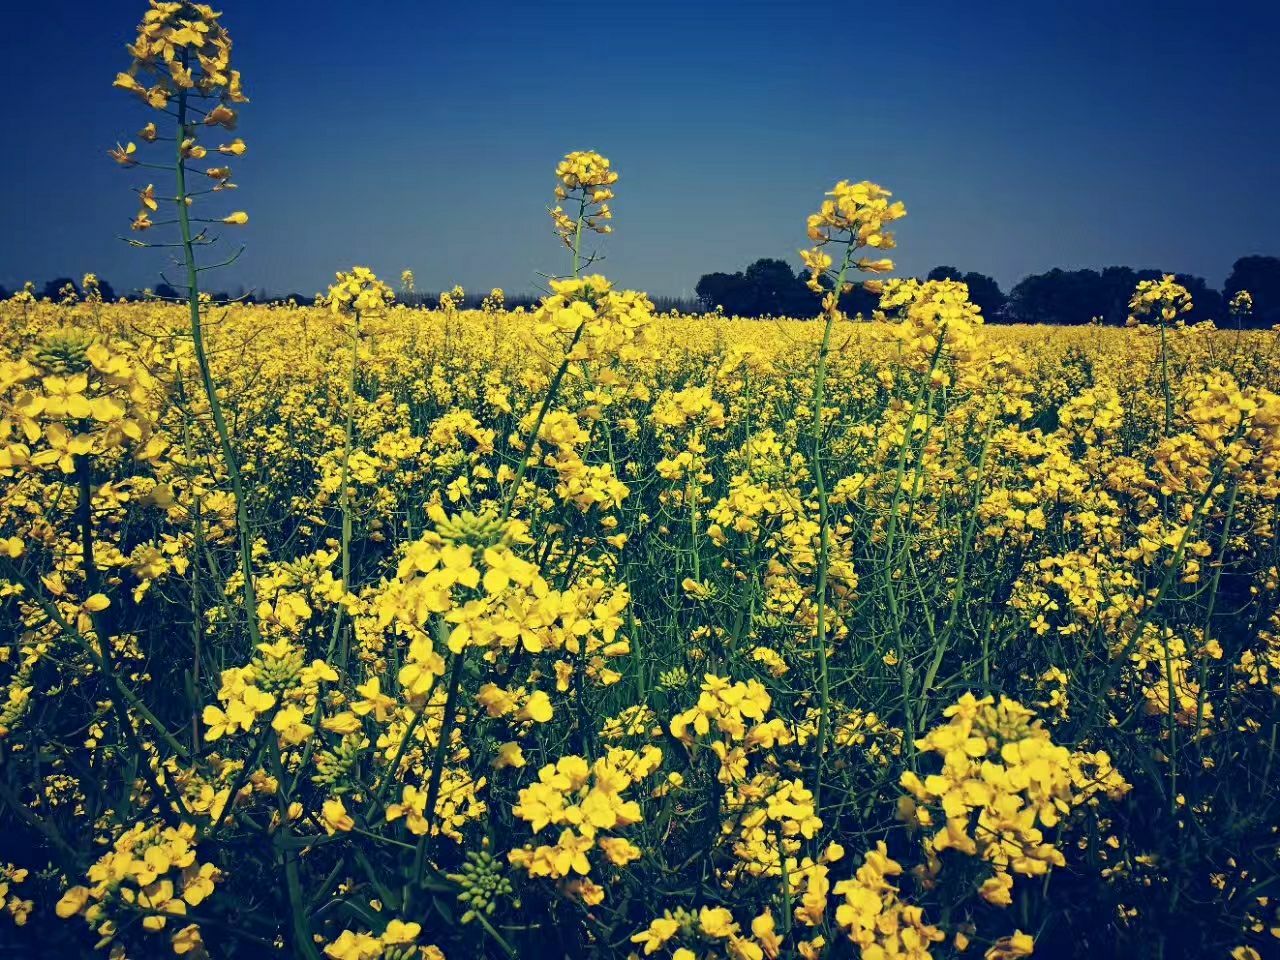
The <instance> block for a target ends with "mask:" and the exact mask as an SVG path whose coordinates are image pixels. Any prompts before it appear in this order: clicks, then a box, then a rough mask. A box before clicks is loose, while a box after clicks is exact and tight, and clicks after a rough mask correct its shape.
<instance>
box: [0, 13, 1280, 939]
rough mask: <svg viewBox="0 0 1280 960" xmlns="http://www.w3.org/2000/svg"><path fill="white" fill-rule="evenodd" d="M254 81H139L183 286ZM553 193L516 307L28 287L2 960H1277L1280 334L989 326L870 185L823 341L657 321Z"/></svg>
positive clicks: (13, 321)
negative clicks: (262, 300)
mask: <svg viewBox="0 0 1280 960" xmlns="http://www.w3.org/2000/svg"><path fill="white" fill-rule="evenodd" d="M230 49H231V46H230V38H229V36H227V35H226V34H225V31H224V30H223V28H222V26H221V24H220V22H219V20H218V18H217V15H216V14H214V13H213V12H212V11H209V10H208V8H206V7H203V6H201V5H195V4H182V3H153V4H152V7H151V11H150V12H149V13H148V14H147V19H146V20H144V23H143V26H142V27H141V28H140V32H139V37H138V41H137V45H136V46H135V47H134V48H133V55H134V58H135V59H134V63H133V65H132V67H131V68H130V71H129V72H128V73H127V74H122V75H121V79H118V80H117V86H119V87H122V88H124V89H125V90H129V91H132V92H133V93H135V94H137V95H138V96H139V98H140V99H141V100H142V102H143V108H144V109H146V108H151V110H152V113H153V114H154V116H155V122H154V123H149V124H148V125H147V126H146V127H144V128H143V130H142V131H141V132H140V133H139V135H138V136H139V139H141V140H142V141H143V142H144V147H145V148H146V149H153V150H155V151H156V152H155V153H154V156H156V157H161V158H162V157H163V155H164V154H176V155H175V157H174V158H173V159H172V160H171V161H169V162H170V164H171V166H172V169H173V173H174V174H175V175H176V177H175V178H171V181H170V182H168V183H167V184H166V186H164V187H159V186H158V185H152V186H148V187H147V188H146V189H140V190H139V199H140V201H141V212H140V213H139V214H138V218H137V219H135V223H134V225H135V228H136V229H137V230H138V236H140V237H142V238H143V240H140V241H139V243H140V244H143V243H144V241H145V242H146V243H150V242H151V240H152V238H153V237H154V236H155V234H152V233H150V232H149V231H150V230H152V229H153V228H163V227H165V226H166V225H168V226H170V227H172V228H174V229H175V230H176V233H177V235H178V236H179V237H180V239H179V241H178V243H179V255H181V256H185V257H186V258H187V261H186V262H187V263H188V264H191V265H192V266H193V268H194V265H195V263H196V257H197V255H202V254H203V251H202V249H201V246H202V238H205V236H206V235H205V233H204V230H206V229H208V228H207V227H201V226H200V224H202V223H203V224H213V225H217V226H219V227H220V226H221V225H222V224H225V225H227V226H231V227H234V226H239V225H243V224H244V223H245V222H246V221H247V214H245V213H242V212H235V213H231V214H229V215H225V216H209V217H204V214H203V211H205V210H206V208H208V207H210V206H212V205H213V204H215V203H218V202H220V198H218V197H212V198H211V197H208V196H204V195H203V194H198V193H195V192H193V191H192V190H191V187H190V186H189V185H187V184H188V183H189V181H188V180H187V177H188V176H190V177H195V176H196V175H197V174H199V175H200V176H204V177H206V178H207V179H211V180H212V182H213V183H214V184H215V185H225V184H226V183H227V182H228V178H229V177H230V171H229V169H228V168H225V167H223V166H213V167H210V163H211V162H212V161H210V160H207V159H204V158H205V157H206V155H207V154H208V153H210V152H212V151H216V150H219V149H221V151H222V155H223V156H231V157H233V158H238V157H240V156H241V155H242V154H244V153H245V151H246V149H247V148H246V147H245V145H244V141H243V140H241V139H239V138H238V137H237V138H235V139H231V138H230V137H229V136H224V134H225V132H226V130H230V129H232V128H234V127H235V124H236V119H237V118H236V113H237V112H238V110H239V107H238V104H239V103H241V102H242V101H243V100H244V97H243V94H241V93H240V80H239V75H238V74H236V73H235V72H234V71H232V70H230V67H229V63H230ZM157 77H159V79H156V78H157ZM135 88H136V89H135ZM196 104H198V105H199V106H198V107H197V106H195V105H196ZM189 111H196V112H189ZM219 111H224V112H223V113H220V112H219ZM228 114H229V115H230V116H229V117H228ZM175 117H176V119H175ZM174 123H176V124H177V129H176V133H175V131H174V130H173V129H172V127H173V125H174ZM157 124H159V125H160V126H159V127H157ZM164 124H168V125H169V127H170V132H169V133H168V134H166V133H165V132H164V129H165V128H164ZM166 137H168V139H166ZM219 137H222V140H221V141H219V140H218V138H219ZM201 138H205V139H207V140H209V145H208V147H207V148H206V147H205V146H202V145H201ZM138 151H139V148H138V147H136V146H135V145H134V144H133V143H130V144H128V145H127V146H122V147H120V148H118V150H117V151H116V152H115V155H116V160H117V162H119V163H120V164H121V165H122V166H124V167H136V168H138V170H137V171H135V172H138V171H141V172H142V173H143V174H144V177H145V178H157V179H158V178H159V177H160V176H161V175H162V173H163V171H162V172H161V173H155V172H153V171H152V170H150V169H148V168H145V167H142V166H141V163H140V161H139V160H138V159H137V157H138V156H139V155H140V154H139V153H138ZM151 155H152V154H148V156H151ZM164 162H165V161H164V160H163V158H162V159H161V160H160V162H159V163H158V164H157V165H163V163H164ZM206 168H208V169H206ZM550 173H551V172H550V171H548V181H549V184H548V192H549V193H550V191H551V189H552V188H554V190H555V200H556V202H555V204H554V206H553V210H552V221H553V227H554V229H555V231H556V232H557V233H558V234H559V236H560V238H561V240H563V242H564V249H563V250H561V251H560V252H559V255H557V251H556V246H555V243H554V241H548V242H547V248H548V259H549V260H551V259H555V258H557V256H559V258H562V259H556V262H557V263H562V264H563V269H564V270H565V272H564V274H563V275H562V276H561V277H560V278H558V279H555V280H553V281H551V284H550V290H549V292H548V293H547V295H546V296H545V298H544V299H543V300H542V302H541V304H540V305H539V306H537V307H536V308H535V309H532V310H527V311H526V310H520V309H517V310H507V309H506V308H505V307H504V304H503V296H502V293H501V291H497V290H495V291H493V293H491V294H490V296H489V297H488V298H487V299H486V300H485V303H484V305H483V308H482V309H477V310H464V309H461V308H460V306H459V304H460V303H461V296H460V292H453V293H450V294H445V295H442V296H441V298H440V301H439V305H438V307H434V308H430V309H428V308H422V307H416V306H405V305H402V304H400V303H397V295H396V291H393V290H392V288H391V287H390V286H388V285H386V284H384V283H382V282H381V281H379V280H378V279H377V278H376V277H375V276H374V275H373V273H372V272H370V271H369V270H366V269H363V268H354V269H352V270H350V271H345V272H343V273H340V274H338V276H337V279H336V282H335V283H334V285H333V287H332V288H331V289H330V290H329V292H328V294H327V295H326V296H325V297H323V298H322V299H321V301H320V302H318V303H317V304H316V305H315V306H299V305H297V304H293V303H283V304H274V305H243V304H236V303H215V302H213V301H212V300H210V299H209V298H207V297H205V298H202V297H201V295H200V293H199V289H198V287H197V274H196V273H195V272H194V269H193V272H192V273H191V274H190V275H189V278H188V283H189V286H188V288H187V289H186V290H185V291H184V292H185V293H187V294H188V295H189V296H188V297H187V299H186V301H185V302H179V303H173V302H161V301H158V300H151V301H143V302H132V303H124V302H121V303H104V302H102V299H101V298H100V297H98V296H96V295H95V294H94V285H93V283H91V282H88V283H86V284H85V286H84V290H85V296H83V297H75V296H69V297H68V298H66V299H65V300H64V301H63V302H60V303H55V302H51V301H49V300H38V299H37V298H35V297H34V296H33V295H32V294H31V293H30V292H29V291H24V292H23V293H20V294H18V295H17V296H15V297H13V298H12V299H9V300H7V301H3V302H0V837H3V841H2V843H0V903H3V907H4V910H3V913H0V947H3V949H0V952H4V953H6V955H7V953H8V952H10V951H11V952H12V953H14V954H15V955H20V956H54V955H57V956H79V955H91V954H94V953H97V954H99V955H102V956H109V957H115V958H132V957H163V956H170V955H176V956H181V957H188V958H201V957H206V956H208V957H232V958H234V957H261V956H297V957H309V958H320V957H329V958H333V960H371V958H379V957H381V958H388V960H409V958H413V957H422V958H441V957H449V958H462V957H492V958H502V957H597V958H614V957H638V958H643V957H658V958H662V960H715V958H725V960H729V958H731V960H766V958H767V960H778V958H788V960H791V958H803V960H818V958H854V957H856V958H861V960H888V958H899V957H900V958H912V960H927V958H953V957H960V956H974V957H983V958H986V960H1010V958H1017V957H1026V956H1033V955H1034V956H1036V957H1076V956H1080V957H1084V956H1089V957H1110V956H1126V957H1161V958H1166V957H1167V958H1173V957H1184V956H1185V957H1222V958H1233V960H1261V958H1263V957H1267V956H1275V955H1276V951H1277V949H1278V947H1280V903H1278V902H1277V900H1276V898H1277V897H1278V896H1280V789H1278V788H1277V781H1278V780H1280V764H1278V763H1277V757H1276V753H1277V747H1278V744H1277V724H1278V722H1280V613H1278V611H1280V542H1278V540H1277V534H1278V533H1280V529H1278V525H1280V513H1278V512H1277V497H1278V496H1280V394H1277V393H1276V392H1275V390H1276V389H1277V388H1280V339H1277V338H1278V337H1280V333H1277V332H1276V331H1262V332H1240V331H1237V330H1235V329H1228V328H1229V327H1231V326H1232V318H1231V317H1229V316H1228V317H1224V318H1223V319H1222V326H1223V327H1224V329H1216V328H1215V327H1214V326H1213V325H1212V324H1201V325H1196V326H1187V325H1185V324H1183V323H1181V322H1180V321H1179V319H1178V317H1179V315H1180V314H1182V313H1185V312H1186V310H1187V307H1188V300H1187V295H1186V292H1185V290H1182V289H1181V288H1180V287H1178V285H1177V284H1176V283H1174V282H1173V279H1172V278H1165V279H1164V280H1162V281H1155V282H1147V283H1144V284H1142V285H1141V286H1140V287H1139V289H1138V290H1136V291H1135V294H1134V298H1133V301H1132V304H1131V310H1132V313H1133V317H1132V321H1133V324H1132V325H1131V326H1130V327H1128V328H1124V329H1119V328H1103V327H1101V326H1088V327H1077V328H1028V327H991V326H987V325H986V324H984V323H983V318H982V317H981V315H980V314H979V313H978V311H977V309H976V308H975V307H973V306H972V305H971V304H970V303H969V302H968V298H967V291H966V289H965V287H964V285H963V284H962V283H958V282H954V281H945V280H944V281H931V282H920V281H916V280H894V279H887V276H888V275H889V274H890V273H891V272H892V270H893V264H892V262H891V261H890V260H889V259H888V252H889V251H891V250H892V248H893V246H894V238H893V233H892V229H891V228H892V225H893V223H894V221H896V220H898V219H900V218H901V217H902V216H904V215H905V214H906V208H905V207H904V206H903V204H902V203H899V202H897V201H894V200H891V199H890V195H889V193H888V191H886V190H883V189H882V188H880V187H878V186H876V185H874V184H869V183H865V182H861V183H851V182H846V181H842V182H841V183H839V184H837V185H836V187H835V188H834V189H833V190H832V191H831V192H830V193H828V194H827V196H826V198H825V199H823V198H822V197H821V193H820V191H815V194H816V199H815V207H816V208H817V212H815V213H814V214H813V215H812V216H811V217H810V219H809V222H808V235H809V238H810V241H811V243H812V245H813V246H812V248H811V249H809V250H807V251H806V252H805V254H804V258H805V262H806V263H807V264H808V266H809V267H810V269H811V271H812V280H811V285H812V287H813V289H814V295H815V298H817V300H818V301H819V302H821V304H822V314H821V316H819V318H818V319H817V320H805V321H802V320H787V319H780V320H773V321H758V320H746V319H737V318H732V317H725V316H722V315H720V314H710V315H706V316H684V315H663V314H659V313H657V312H656V311H655V310H654V308H653V306H652V304H651V303H650V301H649V299H648V298H647V297H646V296H645V295H644V294H643V293H639V292H632V291H623V290H620V289H616V288H615V287H614V286H613V285H612V284H610V282H609V281H608V280H607V279H605V278H604V277H603V276H600V275H599V274H597V273H596V272H594V270H595V268H594V266H593V264H592V257H591V255H590V253H589V252H588V249H589V243H598V244H603V243H606V242H607V240H606V238H605V234H607V233H608V232H609V230H610V229H611V227H612V222H611V221H612V214H611V211H610V209H609V201H611V200H612V199H613V195H614V192H615V189H619V190H620V189H623V188H624V186H625V184H622V183H619V177H618V174H617V172H616V170H615V169H614V168H613V166H612V165H611V164H610V163H609V161H608V160H606V159H605V158H604V157H602V156H600V155H599V154H595V153H589V152H576V153H571V154H569V155H568V156H566V158H565V159H564V161H563V162H562V163H561V164H560V166H559V167H558V168H557V169H556V171H555V176H554V178H552V177H551V175H550ZM175 182H176V184H177V187H176V190H177V192H176V194H175V195H174V199H173V200H171V201H169V202H168V208H164V209H163V212H162V213H158V212H156V211H157V210H158V209H160V204H162V203H165V202H166V200H165V197H166V196H167V195H168V194H170V193H173V191H174V186H173V183H175ZM205 192H207V191H205ZM169 208H176V212H174V210H172V209H169ZM219 212H221V211H219ZM170 213H173V216H174V218H175V219H174V221H173V222H172V223H171V224H170V223H168V221H167V218H168V216H169V214H170ZM153 214H154V216H153ZM201 217H204V218H203V219H200V218H201ZM803 227H804V225H803V224H798V231H797V232H798V233H799V232H800V231H801V230H802V229H803ZM855 283H856V284H861V285H863V286H864V287H865V289H867V290H870V291H872V292H874V293H876V294H878V295H879V297H880V305H879V309H877V310H875V311H874V312H873V313H872V314H871V315H869V316H850V315H848V314H847V313H846V312H845V311H843V310H842V309H841V306H840V300H841V296H840V295H841V293H842V292H844V291H846V290H847V289H849V288H850V286H851V285H852V284H855ZM400 286H401V289H402V290H405V291H407V290H409V289H411V287H412V277H411V275H408V274H406V276H405V277H403V278H402V279H401V283H400ZM1233 309H1234V310H1235V311H1237V312H1243V311H1246V310H1247V309H1248V303H1247V298H1239V299H1238V301H1237V302H1236V303H1235V304H1234V305H1233Z"/></svg>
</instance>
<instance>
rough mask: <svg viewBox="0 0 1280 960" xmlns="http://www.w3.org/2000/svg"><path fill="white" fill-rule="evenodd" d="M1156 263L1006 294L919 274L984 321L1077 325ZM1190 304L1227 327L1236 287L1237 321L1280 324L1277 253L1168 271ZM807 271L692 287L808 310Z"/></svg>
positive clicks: (1117, 303)
mask: <svg viewBox="0 0 1280 960" xmlns="http://www.w3.org/2000/svg"><path fill="white" fill-rule="evenodd" d="M1163 275H1164V271H1161V270H1135V269H1133V268H1132V267H1106V268H1104V269H1102V270H1062V269H1058V268H1056V267H1055V268H1054V269H1052V270H1048V271H1046V272H1044V273H1036V274H1032V275H1031V276H1028V277H1024V278H1023V279H1022V280H1020V281H1018V283H1017V284H1015V285H1014V287H1013V289H1011V290H1010V291H1009V292H1008V293H1007V294H1006V293H1005V292H1004V291H1003V290H1001V289H1000V284H998V283H997V282H996V281H995V280H994V279H992V278H991V277H989V276H986V275H985V274H982V273H976V272H973V271H970V272H965V271H962V270H958V269H956V268H955V267H951V266H939V267H934V268H933V269H932V270H930V271H929V273H928V275H927V276H926V278H925V279H928V280H962V281H964V282H965V283H966V284H968V286H969V299H970V300H971V301H973V302H974V303H975V304H977V306H978V307H979V308H980V309H981V310H982V315H983V317H985V318H986V320H987V322H988V323H1048V324H1081V323H1089V322H1091V321H1093V320H1094V319H1098V320H1100V321H1101V322H1102V323H1104V324H1111V325H1120V324H1123V323H1124V322H1125V320H1126V319H1127V318H1128V316H1129V297H1130V296H1131V295H1132V294H1133V289H1134V287H1135V286H1137V285H1138V283H1139V282H1140V281H1142V280H1158V279H1159V278H1160V277H1161V276H1163ZM1175 276H1176V278H1177V281H1178V282H1179V283H1180V284H1182V285H1183V286H1184V287H1186V288H1187V291H1188V292H1189V293H1190V294H1191V299H1192V302H1193V303H1194V304H1195V306H1194V309H1193V310H1192V312H1191V313H1190V314H1187V315H1186V317H1185V319H1186V321H1187V322H1188V323H1196V322H1199V321H1201V320H1213V321H1214V322H1215V323H1216V324H1217V325H1218V326H1220V327H1226V326H1234V325H1235V323H1236V320H1235V319H1234V318H1233V317H1231V316H1230V312H1229V310H1228V306H1227V305H1228V304H1229V303H1230V301H1231V298H1232V297H1234V296H1235V295H1236V293H1238V292H1239V291H1241V290H1247V291H1249V293H1250V295H1251V296H1252V298H1253V313H1252V315H1250V316H1248V317H1245V318H1243V321H1242V325H1244V326H1247V327H1255V328H1268V327H1271V326H1273V325H1275V324H1277V323H1280V257H1268V256H1256V255H1255V256H1248V257H1241V258H1240V259H1238V260H1237V261H1236V262H1235V264H1234V265H1233V267H1232V269H1231V273H1230V275H1229V276H1228V277H1227V280H1226V282H1225V283H1224V284H1223V286H1222V289H1220V290H1219V289H1215V288H1214V287H1211V286H1210V285H1209V284H1208V282H1207V281H1206V280H1205V279H1204V278H1203V277H1197V276H1194V275H1192V274H1185V273H1179V274H1175ZM806 278H807V274H806V273H805V272H804V271H803V270H793V269H792V267H791V265H790V264H788V263H787V262H786V261H785V260H778V259H762V260H757V261H756V262H755V263H753V264H751V265H750V266H748V267H747V268H746V269H745V270H742V271H739V272H737V273H708V274H704V275H703V276H702V278H701V279H700V280H699V281H698V284H697V286H696V287H695V292H696V293H697V296H698V302H699V306H700V307H701V308H702V309H704V310H715V309H716V308H717V307H719V308H721V309H722V310H723V311H724V312H725V313H726V314H730V315H733V316H739V317H765V316H772V317H783V316H786V317H812V316H816V315H817V313H818V302H817V297H815V296H814V295H813V293H812V291H810V290H809V289H808V288H807V287H806V286H805V280H806ZM840 306H841V309H843V310H844V311H845V312H846V313H850V314H853V313H862V314H864V315H865V314H868V313H870V312H871V311H872V310H874V309H875V306H876V297H875V296H874V295H872V294H869V293H868V292H867V291H865V290H862V289H860V288H855V289H854V290H853V291H852V292H851V293H848V294H846V295H845V296H844V297H842V298H841V303H840Z"/></svg>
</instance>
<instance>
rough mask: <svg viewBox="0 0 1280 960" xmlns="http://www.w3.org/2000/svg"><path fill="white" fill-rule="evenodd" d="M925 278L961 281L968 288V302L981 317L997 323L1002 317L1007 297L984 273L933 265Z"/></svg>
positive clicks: (998, 285)
mask: <svg viewBox="0 0 1280 960" xmlns="http://www.w3.org/2000/svg"><path fill="white" fill-rule="evenodd" d="M925 279H926V280H959V281H961V282H962V283H964V284H965V285H966V286H968V288H969V302H970V303H974V304H977V307H978V309H979V310H981V311H982V316H983V319H985V320H986V321H987V322H988V323H999V322H1000V321H1002V320H1003V319H1004V310H1005V304H1006V303H1007V302H1008V299H1009V298H1008V297H1006V296H1005V295H1004V291H1002V290H1001V289H1000V284H998V283H996V281H995V280H994V279H993V278H991V277H988V276H987V275H986V274H984V273H975V272H973V271H970V272H969V273H961V272H960V271H959V270H957V269H956V268H955V267H934V268H933V269H932V270H930V271H929V275H928V276H927V277H925Z"/></svg>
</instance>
